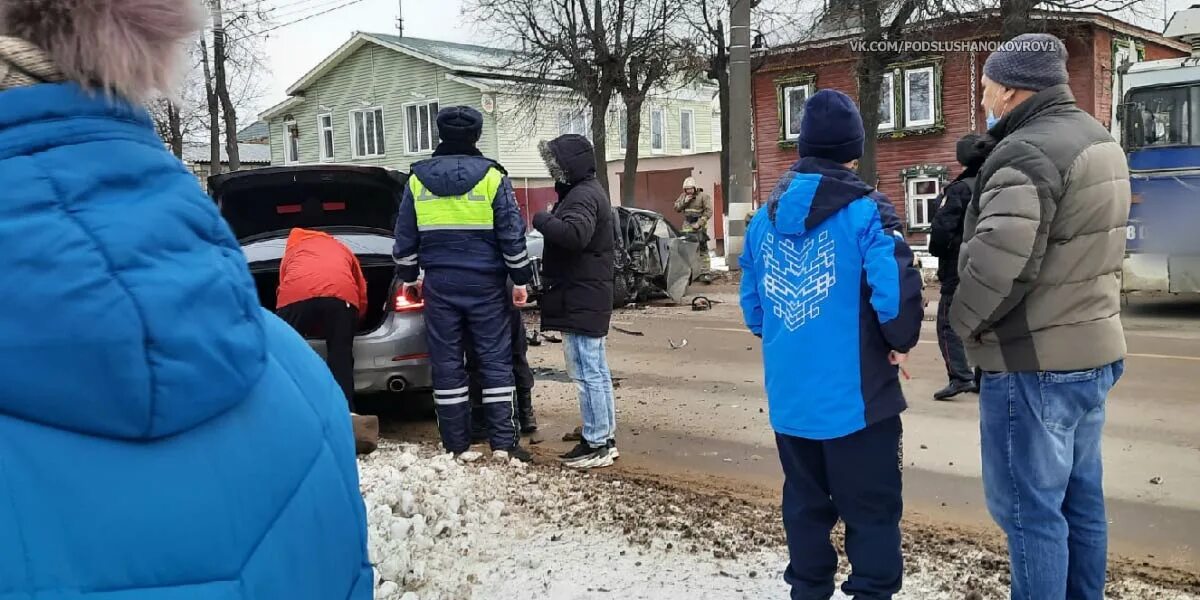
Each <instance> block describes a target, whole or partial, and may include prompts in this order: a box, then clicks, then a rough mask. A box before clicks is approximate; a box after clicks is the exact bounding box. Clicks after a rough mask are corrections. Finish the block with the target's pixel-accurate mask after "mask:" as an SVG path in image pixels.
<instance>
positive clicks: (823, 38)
mask: <svg viewBox="0 0 1200 600" xmlns="http://www.w3.org/2000/svg"><path fill="white" fill-rule="evenodd" d="M896 12H897V11H896V10H894V9H892V8H891V7H885V11H884V14H883V15H882V18H881V22H882V24H883V26H884V27H887V26H889V25H890V23H891V22H892V19H894V18H895V16H896ZM999 16H1000V11H998V10H994V9H983V10H977V11H971V12H964V13H960V14H953V15H944V16H940V17H935V18H926V19H921V20H915V21H913V22H912V23H910V25H909V26H908V27H907V28H906V29H907V30H913V29H936V28H938V27H946V26H950V25H955V24H958V23H965V22H973V21H978V20H979V19H981V18H998V17H999ZM1032 16H1033V18H1035V19H1039V20H1042V21H1060V22H1075V23H1091V24H1093V25H1095V26H1097V27H1101V28H1103V29H1107V30H1109V31H1113V32H1116V33H1120V34H1123V35H1127V36H1131V37H1134V38H1138V39H1142V40H1146V41H1152V42H1155V43H1157V44H1162V45H1164V46H1167V47H1170V48H1175V49H1178V50H1184V51H1186V50H1189V49H1190V46H1189V45H1187V44H1184V43H1183V42H1180V41H1177V40H1172V39H1168V38H1165V37H1163V36H1162V35H1160V34H1159V33H1157V32H1154V31H1151V30H1149V29H1145V28H1143V27H1140V26H1138V25H1134V24H1132V23H1128V22H1126V21H1123V20H1121V19H1117V18H1115V17H1112V16H1111V15H1108V14H1105V13H1099V12H1079V11H1048V10H1035V11H1033V13H1032ZM841 23H843V24H845V26H838V25H831V24H828V23H827V24H821V25H818V26H817V27H815V28H814V29H813V31H812V32H811V33H810V34H809V35H808V36H806V37H804V38H803V39H800V40H797V41H795V42H792V43H789V44H784V45H780V46H777V47H774V48H769V49H765V50H759V51H757V52H756V54H757V55H758V56H763V57H766V56H777V55H782V54H789V53H792V52H797V51H801V50H808V49H812V48H824V47H829V46H839V45H842V44H845V43H847V42H849V41H850V40H852V39H855V38H856V37H857V36H859V35H861V34H862V27H861V26H859V25H858V24H857V23H856V22H855V20H854V19H847V20H845V21H842V22H841Z"/></svg>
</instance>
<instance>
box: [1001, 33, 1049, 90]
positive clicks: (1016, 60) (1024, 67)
mask: <svg viewBox="0 0 1200 600" xmlns="http://www.w3.org/2000/svg"><path fill="white" fill-rule="evenodd" d="M983 74H984V75H986V76H987V78H988V79H991V80H992V81H995V82H996V83H998V84H1000V85H1002V86H1004V87H1006V88H1016V89H1018V90H1029V91H1031V92H1040V91H1042V90H1044V89H1046V88H1048V87H1054V86H1056V85H1062V84H1064V83H1067V47H1066V46H1064V45H1063V43H1062V40H1059V39H1058V38H1056V37H1054V36H1052V35H1050V34H1048V33H1023V34H1021V35H1018V36H1017V37H1015V38H1013V39H1011V40H1009V41H1008V42H1006V43H1005V44H1003V45H1002V46H1001V48H1000V49H999V50H997V51H996V52H993V53H991V54H990V55H988V57H987V61H986V62H984V63H983Z"/></svg>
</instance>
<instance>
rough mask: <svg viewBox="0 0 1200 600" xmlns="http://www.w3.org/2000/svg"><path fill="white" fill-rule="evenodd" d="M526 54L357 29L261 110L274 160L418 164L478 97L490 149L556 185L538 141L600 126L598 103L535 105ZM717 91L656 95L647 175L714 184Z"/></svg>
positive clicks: (532, 187)
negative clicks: (445, 118) (456, 108)
mask: <svg viewBox="0 0 1200 600" xmlns="http://www.w3.org/2000/svg"><path fill="white" fill-rule="evenodd" d="M516 62H517V61H516V60H515V55H514V53H513V52H511V51H508V50H504V49H498V48H488V47H483V46H474V45H468V44H457V43H451V42H442V41H435V40H426V39H420V38H412V37H404V38H400V37H396V36H392V35H384V34H372V33H357V34H355V35H353V36H352V37H351V38H350V40H349V41H347V42H346V43H345V44H343V45H342V46H341V47H340V48H338V49H337V50H336V51H335V52H334V53H333V54H331V55H330V56H329V57H327V58H326V59H325V60H323V61H322V62H321V63H320V64H318V65H317V66H316V67H314V68H313V69H312V70H311V71H309V72H308V73H307V74H305V75H304V76H303V77H302V78H301V79H300V80H299V81H297V82H296V83H294V84H293V85H292V86H291V87H290V88H288V90H287V94H288V98H287V99H286V100H285V101H283V102H281V103H279V104H278V105H276V106H274V107H272V108H270V109H268V110H266V111H265V112H264V113H263V114H262V115H261V117H262V119H263V121H265V122H266V123H267V124H268V126H269V130H270V140H271V157H272V161H271V162H272V164H275V165H291V164H313V163H322V162H328V163H353V164H369V165H379V166H385V167H389V168H394V169H399V170H403V171H407V170H408V169H409V167H410V165H411V164H412V163H414V162H416V161H419V160H422V159H424V158H428V157H429V156H430V155H431V154H432V152H433V149H434V148H435V147H436V146H437V126H436V124H435V122H434V116H435V115H436V114H437V111H438V108H439V107H442V106H450V105H469V106H473V107H476V108H478V109H479V110H480V111H481V112H482V113H483V114H484V117H485V124H484V130H483V137H482V139H481V140H480V143H479V146H480V150H481V151H483V153H484V154H485V155H487V156H489V157H492V158H495V159H496V160H498V161H499V162H500V163H502V164H503V165H504V166H505V168H506V169H507V170H508V171H509V175H510V178H511V179H512V181H513V186H514V187H515V188H517V190H518V195H519V196H521V197H522V198H526V199H528V198H530V197H532V196H539V197H544V196H545V195H546V193H547V192H549V193H551V194H552V188H553V185H552V182H551V181H550V179H549V175H548V174H547V172H546V168H545V166H544V165H543V164H542V160H541V157H540V155H539V153H538V150H537V143H538V141H539V140H542V139H550V138H553V137H556V136H558V135H560V134H562V133H582V134H585V135H590V130H591V128H590V123H589V119H590V111H589V110H588V109H587V108H586V106H584V105H583V103H581V102H579V101H577V100H575V99H573V98H572V96H571V94H570V93H569V92H568V91H567V90H563V92H562V93H561V94H553V95H552V96H551V97H543V98H539V99H538V100H539V101H538V103H537V106H538V110H537V111H536V114H534V113H533V112H532V111H530V110H529V109H528V107H529V106H530V104H531V102H530V98H529V97H528V96H526V95H525V93H524V92H522V91H520V90H519V87H518V86H514V85H513V84H512V83H511V81H512V77H513V76H514V75H518V74H519V73H517V72H515V71H514V69H513V65H514V64H515V63H516ZM715 94H716V88H715V86H711V85H707V84H705V83H699V84H680V85H675V86H672V89H671V91H669V92H664V93H662V94H659V95H656V96H655V97H654V98H653V99H652V100H651V101H649V102H648V103H647V107H646V109H645V111H644V113H643V116H642V134H641V143H640V146H641V150H640V153H641V156H642V162H641V164H640V165H639V168H638V171H639V174H641V173H653V172H656V171H671V172H682V171H681V169H686V168H688V165H692V164H695V165H701V166H700V167H696V168H695V170H696V171H700V173H699V176H700V177H701V178H702V179H704V180H705V181H707V182H712V181H716V180H717V179H718V178H719V177H718V176H717V172H718V171H719V167H718V166H717V165H718V164H719V159H718V158H717V156H718V154H717V153H718V152H719V150H720V131H719V129H718V127H717V126H715V123H718V122H719V115H718V114H717V113H716V112H715V109H714V106H715V102H714V100H713V98H714V97H715ZM615 104H619V98H618V99H617V102H616V103H615ZM609 118H610V121H609V127H608V131H609V140H608V148H609V155H608V159H609V160H610V165H611V167H610V169H609V171H610V181H611V187H612V188H613V190H612V192H613V193H612V195H613V198H614V200H615V199H617V198H619V184H618V181H619V180H618V178H616V177H613V176H614V175H617V174H619V173H620V172H621V171H622V170H623V167H622V159H623V158H624V155H625V152H624V150H623V149H622V148H623V147H624V145H625V144H624V141H623V140H624V137H623V134H624V132H625V127H624V123H625V121H624V113H623V112H622V111H621V110H620V108H619V106H616V105H614V107H613V109H612V110H611V111H610V117H609ZM710 175H711V176H710ZM538 204H542V203H541V202H539V203H538ZM538 208H540V206H539V207H538Z"/></svg>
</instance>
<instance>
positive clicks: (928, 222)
mask: <svg viewBox="0 0 1200 600" xmlns="http://www.w3.org/2000/svg"><path fill="white" fill-rule="evenodd" d="M927 181H932V182H933V184H934V193H933V195H928V194H922V195H921V196H920V197H919V198H918V197H917V192H916V189H917V184H918V183H924V182H927ZM904 188H905V189H904V201H905V202H906V203H907V209H908V211H907V212H908V226H909V227H910V228H912V229H929V228H930V227H932V226H933V216H934V215H933V213H934V212H936V211H937V199H938V196H940V195H941V193H942V180H941V179H940V178H938V177H930V176H921V177H909V178H908V179H907V180H905V182H904ZM918 201H919V202H926V201H928V202H926V203H925V205H924V206H925V209H924V212H925V221H924V222H919V221H917V219H916V215H917V211H916V210H915V206H916V204H917V202H918Z"/></svg>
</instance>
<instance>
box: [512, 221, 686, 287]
mask: <svg viewBox="0 0 1200 600" xmlns="http://www.w3.org/2000/svg"><path fill="white" fill-rule="evenodd" d="M612 210H613V220H612V221H613V239H614V241H615V243H614V244H613V252H614V253H615V255H616V256H614V260H613V264H614V266H615V272H616V273H615V277H614V278H613V306H614V307H616V308H620V307H622V306H626V305H628V304H633V303H637V302H648V301H651V300H661V299H670V300H671V301H673V302H675V303H679V302H682V301H683V297H684V295H686V294H687V289H688V286H689V285H690V284H691V283H692V281H693V280H694V279H695V276H696V275H697V274H698V265H697V261H696V250H697V248H699V243H698V242H697V241H696V240H693V239H691V238H689V237H686V236H684V235H683V234H681V233H680V232H679V230H678V229H676V228H675V226H674V225H672V224H671V223H670V222H669V221H667V219H666V218H665V217H663V216H662V215H661V214H659V213H656V212H654V211H650V210H642V209H637V208H626V207H623V206H618V207H614V208H613V209H612ZM527 242H528V247H529V255H530V256H531V257H533V259H534V261H535V264H536V265H537V268H536V269H535V277H534V280H533V281H532V282H531V283H530V286H529V287H530V292H531V296H532V297H533V298H535V299H536V298H537V297H538V296H539V295H540V292H541V290H542V287H543V281H542V277H541V258H542V250H543V247H544V242H543V239H542V234H541V233H539V232H537V231H530V233H529V236H528V240H527Z"/></svg>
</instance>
